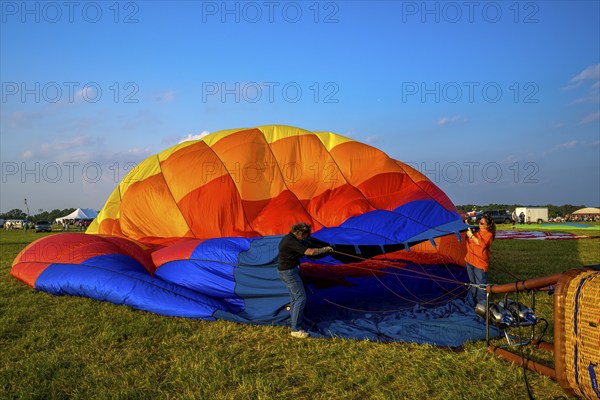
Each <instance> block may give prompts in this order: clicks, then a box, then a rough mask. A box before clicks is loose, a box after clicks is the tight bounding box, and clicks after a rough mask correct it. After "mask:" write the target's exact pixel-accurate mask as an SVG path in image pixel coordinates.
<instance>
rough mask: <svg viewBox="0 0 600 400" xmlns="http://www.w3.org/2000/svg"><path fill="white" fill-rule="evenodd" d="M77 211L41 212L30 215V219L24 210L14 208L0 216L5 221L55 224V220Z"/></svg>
mask: <svg viewBox="0 0 600 400" xmlns="http://www.w3.org/2000/svg"><path fill="white" fill-rule="evenodd" d="M75 210H76V208H65V209H64V210H59V209H58V208H57V209H54V210H52V211H43V210H40V212H39V213H38V214H35V215H30V216H29V218H27V213H25V212H24V211H23V210H20V209H18V208H14V209H12V210H10V211H8V212H5V213H3V214H0V219H4V220H8V219H21V220H27V221H32V222H35V221H50V222H54V220H55V219H56V218H60V217H64V216H65V215H69V214H71V213H72V212H73V211H75Z"/></svg>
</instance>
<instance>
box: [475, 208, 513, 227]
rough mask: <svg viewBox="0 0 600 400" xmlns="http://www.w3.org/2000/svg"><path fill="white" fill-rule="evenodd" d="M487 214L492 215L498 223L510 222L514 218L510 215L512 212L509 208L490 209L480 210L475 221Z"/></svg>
mask: <svg viewBox="0 0 600 400" xmlns="http://www.w3.org/2000/svg"><path fill="white" fill-rule="evenodd" d="M485 214H487V215H489V216H490V217H492V220H493V221H494V222H495V223H497V224H510V223H512V219H511V217H510V215H511V212H510V211H508V210H488V211H480V212H478V213H477V214H476V215H475V221H476V222H479V220H480V219H481V217H483V216H484V215H485Z"/></svg>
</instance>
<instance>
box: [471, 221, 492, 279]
mask: <svg viewBox="0 0 600 400" xmlns="http://www.w3.org/2000/svg"><path fill="white" fill-rule="evenodd" d="M473 237H476V238H477V240H479V244H477V243H475V241H474V240H472V239H469V238H468V237H467V256H466V257H465V261H466V262H468V263H469V264H471V265H473V266H474V267H477V268H479V269H482V270H483V271H484V272H487V269H488V264H489V263H490V247H492V242H493V241H494V236H493V235H492V232H488V231H484V230H480V231H478V232H475V233H474V234H473Z"/></svg>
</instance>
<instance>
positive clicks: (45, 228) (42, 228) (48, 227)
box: [34, 221, 52, 233]
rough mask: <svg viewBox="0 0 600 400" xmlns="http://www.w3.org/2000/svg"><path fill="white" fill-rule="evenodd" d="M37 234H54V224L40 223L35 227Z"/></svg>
mask: <svg viewBox="0 0 600 400" xmlns="http://www.w3.org/2000/svg"><path fill="white" fill-rule="evenodd" d="M34 227H35V232H36V233H37V232H52V224H51V223H50V222H48V221H38V222H36V223H35V225H34Z"/></svg>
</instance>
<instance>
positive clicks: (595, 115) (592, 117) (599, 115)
mask: <svg viewBox="0 0 600 400" xmlns="http://www.w3.org/2000/svg"><path fill="white" fill-rule="evenodd" d="M599 119H600V111H596V112H593V113H591V114H589V115H587V116H586V117H585V118H584V119H582V120H581V121H580V122H579V125H585V124H589V123H591V122H594V121H598V120H599Z"/></svg>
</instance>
